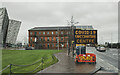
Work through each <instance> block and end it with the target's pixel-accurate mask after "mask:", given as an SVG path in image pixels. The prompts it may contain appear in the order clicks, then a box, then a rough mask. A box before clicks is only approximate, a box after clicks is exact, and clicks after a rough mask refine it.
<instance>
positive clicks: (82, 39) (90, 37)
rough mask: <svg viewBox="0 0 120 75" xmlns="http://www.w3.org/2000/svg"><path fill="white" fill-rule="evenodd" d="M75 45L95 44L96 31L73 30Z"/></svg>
mask: <svg viewBox="0 0 120 75" xmlns="http://www.w3.org/2000/svg"><path fill="white" fill-rule="evenodd" d="M74 40H75V44H97V30H80V29H75V30H74Z"/></svg>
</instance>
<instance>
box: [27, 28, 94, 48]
mask: <svg viewBox="0 0 120 75" xmlns="http://www.w3.org/2000/svg"><path fill="white" fill-rule="evenodd" d="M75 28H80V29H89V28H90V29H93V28H92V26H74V29H75ZM28 32H29V46H32V47H35V49H57V48H58V47H59V48H67V46H68V47H69V46H71V42H72V40H70V39H71V36H72V30H71V26H63V27H35V28H32V29H29V30H28Z"/></svg>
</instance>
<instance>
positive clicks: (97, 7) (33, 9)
mask: <svg viewBox="0 0 120 75" xmlns="http://www.w3.org/2000/svg"><path fill="white" fill-rule="evenodd" d="M2 7H6V8H7V11H8V14H9V18H10V19H15V20H19V21H22V24H21V27H20V31H19V34H18V38H17V41H22V40H24V39H25V38H26V37H28V29H30V28H33V27H39V26H50V25H55V26H57V25H58V26H59V25H67V20H70V18H71V16H72V15H73V16H74V21H75V22H79V24H80V25H83V26H84V25H88V24H90V25H92V26H93V27H94V29H97V30H98V42H99V43H103V42H111V38H112V42H118V3H117V2H13V3H12V2H3V3H2ZM111 35H112V37H111Z"/></svg>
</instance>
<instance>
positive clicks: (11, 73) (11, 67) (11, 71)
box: [9, 64, 12, 75]
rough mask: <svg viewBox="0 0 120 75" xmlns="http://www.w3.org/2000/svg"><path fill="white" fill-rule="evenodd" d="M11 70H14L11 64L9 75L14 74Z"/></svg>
mask: <svg viewBox="0 0 120 75" xmlns="http://www.w3.org/2000/svg"><path fill="white" fill-rule="evenodd" d="M11 68H12V64H10V73H9V75H11V74H12V71H11Z"/></svg>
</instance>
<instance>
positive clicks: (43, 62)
mask: <svg viewBox="0 0 120 75" xmlns="http://www.w3.org/2000/svg"><path fill="white" fill-rule="evenodd" d="M41 62H42V70H43V63H44V62H43V57H42V61H41Z"/></svg>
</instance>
